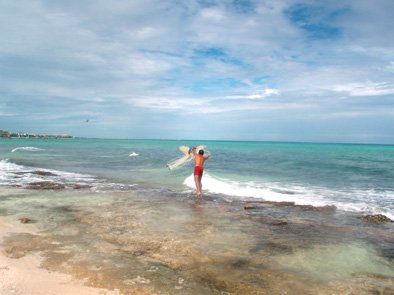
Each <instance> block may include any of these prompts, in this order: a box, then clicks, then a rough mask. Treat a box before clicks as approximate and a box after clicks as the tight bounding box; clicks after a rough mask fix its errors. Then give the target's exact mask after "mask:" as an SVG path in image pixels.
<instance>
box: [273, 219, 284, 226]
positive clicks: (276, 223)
mask: <svg viewBox="0 0 394 295" xmlns="http://www.w3.org/2000/svg"><path fill="white" fill-rule="evenodd" d="M270 224H271V225H278V226H279V225H287V221H283V220H277V221H273V222H271V223H270Z"/></svg>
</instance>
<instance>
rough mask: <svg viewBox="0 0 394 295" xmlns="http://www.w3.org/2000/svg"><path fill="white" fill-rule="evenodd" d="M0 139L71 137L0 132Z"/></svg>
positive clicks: (67, 136) (65, 135)
mask: <svg viewBox="0 0 394 295" xmlns="http://www.w3.org/2000/svg"><path fill="white" fill-rule="evenodd" d="M0 137H7V138H15V137H19V138H73V136H71V135H68V134H30V133H22V132H17V133H16V132H12V133H10V132H8V131H4V130H0Z"/></svg>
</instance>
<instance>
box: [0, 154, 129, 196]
mask: <svg viewBox="0 0 394 295" xmlns="http://www.w3.org/2000/svg"><path fill="white" fill-rule="evenodd" d="M43 181H45V182H53V183H56V184H62V185H64V187H65V188H89V189H91V190H94V191H100V190H124V189H129V188H130V187H132V186H134V185H133V184H131V185H130V184H121V183H111V182H108V181H106V180H105V179H101V178H98V177H96V176H93V175H89V174H81V173H74V172H66V171H60V170H54V169H44V168H35V167H28V166H24V165H19V164H15V163H12V162H10V161H9V160H8V159H4V160H0V185H12V186H17V187H29V186H30V185H31V184H33V183H39V182H43Z"/></svg>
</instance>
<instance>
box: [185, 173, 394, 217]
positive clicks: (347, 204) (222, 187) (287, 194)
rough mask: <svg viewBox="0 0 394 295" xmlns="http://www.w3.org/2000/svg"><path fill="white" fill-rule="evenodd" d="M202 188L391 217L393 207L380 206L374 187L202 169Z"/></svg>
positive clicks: (191, 184) (387, 195) (190, 181)
mask: <svg viewBox="0 0 394 295" xmlns="http://www.w3.org/2000/svg"><path fill="white" fill-rule="evenodd" d="M183 183H184V185H186V186H187V187H189V188H192V189H194V188H195V184H194V177H193V175H190V176H189V177H187V178H186V179H185V180H184V182H183ZM202 185H203V190H205V191H208V192H209V193H214V194H222V195H226V196H228V197H229V198H235V199H244V200H248V199H250V198H253V199H260V200H264V201H271V202H294V204H295V205H311V206H315V207H323V206H335V207H336V208H338V209H340V210H344V211H352V212H362V213H368V214H383V215H386V216H387V217H389V218H390V219H394V207H387V206H382V204H379V203H378V202H376V199H377V197H376V196H377V195H382V192H375V191H373V190H353V191H347V192H344V191H336V190H333V189H328V188H322V187H309V188H307V187H302V186H298V185H297V186H296V185H293V186H290V185H287V186H285V185H282V184H279V183H255V182H252V181H250V182H240V181H234V180H229V179H223V178H219V177H215V176H211V175H209V174H208V173H205V174H204V176H203V179H202ZM384 194H385V196H384V199H386V200H393V203H394V193H393V192H385V193H384Z"/></svg>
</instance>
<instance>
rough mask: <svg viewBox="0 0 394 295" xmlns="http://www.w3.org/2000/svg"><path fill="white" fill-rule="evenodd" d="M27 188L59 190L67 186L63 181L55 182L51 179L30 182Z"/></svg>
mask: <svg viewBox="0 0 394 295" xmlns="http://www.w3.org/2000/svg"><path fill="white" fill-rule="evenodd" d="M27 188H29V189H37V190H47V189H48V190H59V189H64V188H65V186H64V185H63V184H61V183H55V182H51V181H38V182H31V183H29V185H28V186H27Z"/></svg>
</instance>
